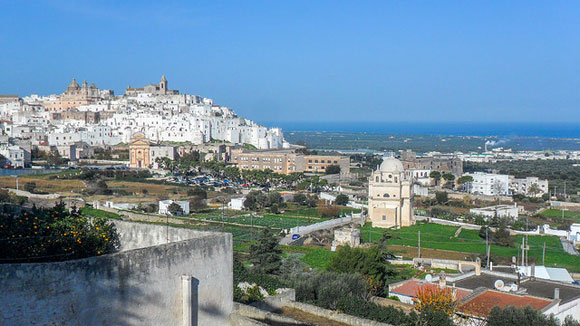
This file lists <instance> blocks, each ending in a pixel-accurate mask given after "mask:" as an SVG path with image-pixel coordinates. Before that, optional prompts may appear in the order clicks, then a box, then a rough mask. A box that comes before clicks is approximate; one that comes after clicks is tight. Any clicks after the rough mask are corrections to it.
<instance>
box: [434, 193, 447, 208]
mask: <svg viewBox="0 0 580 326" xmlns="http://www.w3.org/2000/svg"><path fill="white" fill-rule="evenodd" d="M435 199H436V200H437V203H439V204H440V205H443V204H445V203H447V201H449V197H448V195H447V192H445V191H438V192H436V193H435Z"/></svg>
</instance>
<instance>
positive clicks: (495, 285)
mask: <svg viewBox="0 0 580 326" xmlns="http://www.w3.org/2000/svg"><path fill="white" fill-rule="evenodd" d="M493 286H494V287H495V288H496V289H498V290H501V289H502V288H503V286H504V284H503V281H502V280H497V281H495V283H493Z"/></svg>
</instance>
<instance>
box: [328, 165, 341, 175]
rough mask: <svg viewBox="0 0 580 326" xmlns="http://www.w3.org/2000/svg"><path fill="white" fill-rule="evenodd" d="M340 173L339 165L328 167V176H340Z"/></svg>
mask: <svg viewBox="0 0 580 326" xmlns="http://www.w3.org/2000/svg"><path fill="white" fill-rule="evenodd" d="M339 173H340V166H338V165H329V166H327V167H326V174H339Z"/></svg>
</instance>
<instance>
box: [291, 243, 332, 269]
mask: <svg viewBox="0 0 580 326" xmlns="http://www.w3.org/2000/svg"><path fill="white" fill-rule="evenodd" d="M282 251H283V252H284V253H285V254H289V253H300V254H304V256H302V257H301V258H300V260H301V261H302V262H303V263H305V264H306V265H308V266H310V267H311V268H320V269H325V268H326V266H328V264H329V263H330V260H331V259H332V257H334V255H336V252H334V251H330V250H328V249H324V248H314V247H303V246H282Z"/></svg>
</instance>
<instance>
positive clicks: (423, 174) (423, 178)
mask: <svg viewBox="0 0 580 326" xmlns="http://www.w3.org/2000/svg"><path fill="white" fill-rule="evenodd" d="M407 173H408V174H410V175H411V176H413V179H414V181H415V182H417V183H419V184H420V185H423V186H429V185H430V184H431V177H430V176H429V175H430V174H431V170H428V169H408V170H407Z"/></svg>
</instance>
